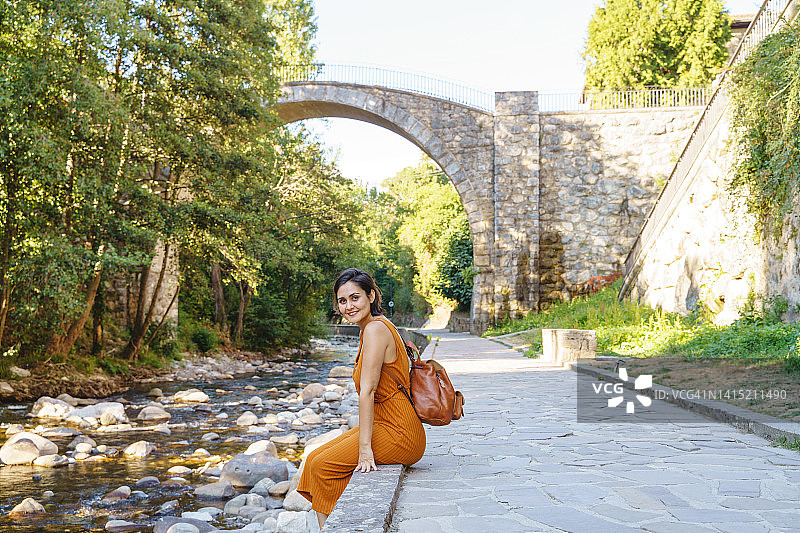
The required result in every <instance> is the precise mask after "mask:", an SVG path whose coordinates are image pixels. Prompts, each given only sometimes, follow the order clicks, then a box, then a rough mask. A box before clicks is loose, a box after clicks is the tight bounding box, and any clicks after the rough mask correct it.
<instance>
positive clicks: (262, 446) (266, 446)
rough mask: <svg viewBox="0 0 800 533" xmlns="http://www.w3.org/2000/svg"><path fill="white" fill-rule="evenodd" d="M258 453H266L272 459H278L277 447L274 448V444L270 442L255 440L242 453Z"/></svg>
mask: <svg viewBox="0 0 800 533" xmlns="http://www.w3.org/2000/svg"><path fill="white" fill-rule="evenodd" d="M258 452H267V453H269V454H270V455H272V456H273V457H274V458H276V459H277V458H278V447H277V446H275V443H274V442H272V441H271V440H266V439H264V440H257V441H256V442H254V443H252V444H251V445H250V446H248V447H247V449H246V450H245V451H244V452H243V453H244V455H253V454H254V453H258Z"/></svg>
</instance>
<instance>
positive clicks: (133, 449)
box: [122, 440, 156, 457]
mask: <svg viewBox="0 0 800 533" xmlns="http://www.w3.org/2000/svg"><path fill="white" fill-rule="evenodd" d="M155 449H156V446H155V444H151V443H149V442H147V441H146V440H140V441H137V442H134V443H133V444H131V445H129V446H128V447H127V448H125V449H124V450H123V451H122V453H124V454H125V455H129V456H131V457H147V456H148V455H150V454H151V453H153V452H154V451H155Z"/></svg>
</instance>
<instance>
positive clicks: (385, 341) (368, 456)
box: [356, 320, 392, 472]
mask: <svg viewBox="0 0 800 533" xmlns="http://www.w3.org/2000/svg"><path fill="white" fill-rule="evenodd" d="M363 335H364V338H363V343H362V351H361V393H360V394H359V395H358V466H356V471H360V472H369V471H370V469H372V470H377V467H376V466H375V457H374V456H373V455H372V425H373V422H374V420H375V391H376V390H377V388H378V382H379V381H380V379H381V366H383V360H384V357H385V354H386V348H387V347H388V346H389V341H390V340H392V339H390V337H391V332H389V330H388V328H387V327H386V326H385V325H384V324H383V323H381V322H380V321H379V320H375V321H373V322H370V323H369V324H367V326H366V327H365V328H364V333H363Z"/></svg>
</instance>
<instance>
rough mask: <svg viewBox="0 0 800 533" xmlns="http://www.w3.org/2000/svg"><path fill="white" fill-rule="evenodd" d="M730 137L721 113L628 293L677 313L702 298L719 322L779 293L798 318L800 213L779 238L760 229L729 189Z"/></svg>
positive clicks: (641, 259)
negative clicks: (759, 233)
mask: <svg viewBox="0 0 800 533" xmlns="http://www.w3.org/2000/svg"><path fill="white" fill-rule="evenodd" d="M728 135H729V119H728V117H727V116H724V117H723V118H722V119H721V120H720V122H719V123H718V124H717V126H716V128H715V129H714V131H713V133H712V135H711V136H710V137H709V139H708V141H707V142H706V144H705V146H704V147H703V150H702V151H701V152H700V154H699V156H698V157H697V160H696V161H695V164H694V166H693V167H692V169H691V170H690V173H689V175H688V176H687V178H686V180H685V186H684V188H683V189H682V191H681V192H680V193H679V194H678V195H676V196H675V197H674V198H672V199H670V200H671V203H670V205H669V207H668V210H667V214H666V216H665V217H664V220H663V221H662V222H661V224H662V227H661V228H660V229H657V230H656V232H655V233H654V234H653V235H652V237H651V239H650V242H645V243H643V248H642V253H641V254H640V256H639V261H638V262H637V264H636V266H635V267H634V269H633V270H632V272H631V273H630V274H629V275H628V276H627V277H626V280H625V287H624V289H623V290H624V291H625V292H626V293H627V292H629V294H630V296H631V297H632V298H636V299H637V300H640V301H642V302H643V303H646V304H647V305H649V306H651V307H657V308H662V309H664V310H666V311H670V312H676V313H680V314H687V313H688V312H690V311H692V310H693V309H694V308H695V307H696V306H697V305H698V303H700V302H702V303H703V304H704V305H705V306H706V307H708V308H709V310H711V311H712V312H713V313H715V315H716V317H715V321H716V322H717V323H718V324H729V323H730V322H732V321H733V320H735V319H736V318H738V317H739V314H740V310H741V309H742V307H743V306H744V305H746V304H747V303H748V300H750V299H751V298H752V297H753V296H755V298H756V300H760V299H761V298H762V297H763V296H776V295H779V296H782V297H784V298H786V299H787V300H788V302H789V312H788V313H787V314H786V315H785V317H784V318H785V319H788V320H796V319H797V317H798V313H797V307H796V306H797V305H798V304H800V260H799V258H800V254H798V250H800V238H799V237H798V233H799V230H800V213H794V214H791V215H789V216H788V217H787V219H786V220H785V224H784V227H783V231H782V233H781V235H780V237H779V238H777V239H774V238H772V237H770V236H765V237H759V236H758V235H757V234H756V232H755V223H754V222H755V221H754V218H753V217H752V216H750V215H748V214H747V213H746V212H745V210H744V209H743V208H742V206H741V205H740V203H739V202H737V200H736V198H734V197H732V196H731V195H730V194H729V193H728V192H727V184H728V183H729V180H730V177H731V176H730V169H729V163H730V159H729V158H730V155H729V154H728V150H727V142H728ZM751 295H752V296H751ZM755 303H756V305H757V304H758V301H756V302H755Z"/></svg>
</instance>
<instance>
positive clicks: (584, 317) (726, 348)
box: [484, 280, 800, 372]
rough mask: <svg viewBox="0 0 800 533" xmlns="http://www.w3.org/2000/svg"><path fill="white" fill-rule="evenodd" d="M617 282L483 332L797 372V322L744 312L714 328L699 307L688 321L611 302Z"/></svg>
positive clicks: (535, 345) (608, 351)
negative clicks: (546, 331) (584, 338)
mask: <svg viewBox="0 0 800 533" xmlns="http://www.w3.org/2000/svg"><path fill="white" fill-rule="evenodd" d="M621 283H622V280H618V281H617V282H615V283H614V284H613V285H611V286H609V287H607V288H605V289H602V290H600V291H598V292H596V293H594V294H592V295H590V296H588V297H583V298H576V299H574V300H572V301H570V302H560V303H555V304H552V305H551V306H549V307H548V308H547V309H545V310H544V311H542V312H540V313H530V314H529V315H528V316H526V317H524V318H521V319H517V320H512V321H509V322H506V323H503V324H500V325H498V326H497V327H495V328H491V329H489V330H488V331H487V332H486V333H485V334H484V336H487V337H492V336H496V335H502V334H506V333H513V332H516V331H523V330H529V329H534V330H535V329H537V328H574V329H593V330H595V331H597V352H598V354H600V355H615V356H626V357H638V358H646V357H653V356H660V355H668V356H681V357H684V358H685V359H687V360H694V359H747V360H750V361H759V360H770V361H775V360H783V362H784V366H785V368H786V370H788V371H792V372H798V371H800V340H798V337H800V324H783V323H781V322H780V313H776V312H775V310H774V309H772V308H771V307H769V306H770V305H772V303H774V301H775V300H767V306H766V307H765V308H764V309H762V311H761V312H759V313H754V312H749V313H746V314H745V315H744V317H743V318H742V319H740V320H738V321H737V322H735V323H734V324H732V325H730V326H715V325H714V324H713V323H712V322H711V320H710V316H709V315H708V313H707V312H706V311H704V310H703V309H702V308H700V309H698V310H697V312H696V313H694V314H693V315H690V316H688V317H682V316H680V315H677V314H673V313H667V312H664V311H662V310H659V309H651V308H649V307H644V306H640V305H638V304H637V303H636V302H632V301H623V302H620V301H619V300H618V299H617V294H618V292H619V288H620V286H621ZM529 342H530V344H531V347H530V349H529V350H528V351H527V352H526V355H527V356H529V357H535V356H536V354H539V353H541V350H542V336H541V331H534V332H532V334H531V335H529Z"/></svg>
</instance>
